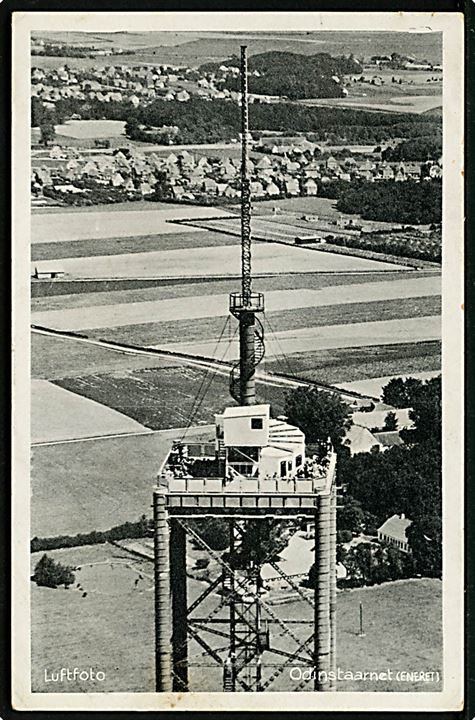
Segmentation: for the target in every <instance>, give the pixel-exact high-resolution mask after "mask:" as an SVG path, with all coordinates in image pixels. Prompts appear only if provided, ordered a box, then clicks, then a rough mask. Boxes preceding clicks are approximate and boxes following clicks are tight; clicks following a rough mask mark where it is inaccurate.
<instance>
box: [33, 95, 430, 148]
mask: <svg viewBox="0 0 475 720" xmlns="http://www.w3.org/2000/svg"><path fill="white" fill-rule="evenodd" d="M45 114H46V115H47V117H48V119H49V120H50V121H51V122H52V123H53V124H60V123H62V122H64V121H65V120H67V119H68V118H70V117H71V116H72V115H73V114H79V115H80V116H81V117H82V118H83V119H84V120H89V119H92V120H98V119H102V118H105V119H108V120H124V121H125V122H127V123H130V126H129V133H130V135H129V136H130V137H131V138H132V139H135V138H134V134H135V133H138V132H139V125H145V126H149V127H157V128H158V127H162V126H163V125H167V126H175V125H176V126H177V127H178V128H179V134H178V135H177V136H176V139H175V142H176V143H177V144H180V143H200V142H215V141H225V140H230V139H231V138H237V137H238V135H239V132H240V113H239V110H238V108H237V106H236V103H234V102H230V101H226V100H218V99H216V100H212V101H209V100H205V99H202V98H199V97H195V96H192V97H191V98H190V100H189V101H188V102H186V103H178V102H167V101H165V100H162V99H157V100H155V101H154V102H152V103H150V104H148V105H139V106H138V107H134V105H132V103H130V102H129V101H127V100H124V101H122V102H101V101H99V100H97V99H87V100H79V99H77V98H63V99H61V100H58V101H57V102H56V103H55V107H54V110H53V109H51V110H46V111H45V108H44V107H43V105H42V102H41V100H39V99H38V98H33V99H32V119H31V123H32V126H33V127H38V126H40V125H41V123H42V122H43V121H44V117H45ZM249 115H250V125H251V127H252V128H253V131H255V132H257V133H258V132H259V131H263V130H271V131H276V132H283V133H285V134H290V135H295V134H296V133H306V134H308V133H311V135H310V136H309V138H310V139H312V140H313V141H315V142H319V141H323V140H327V139H329V140H332V141H334V142H341V143H349V144H351V143H361V142H364V143H372V142H374V143H375V144H378V143H380V142H383V141H385V140H389V139H391V138H418V137H428V136H438V135H439V134H440V132H441V120H440V118H433V117H430V116H426V115H415V114H410V113H407V114H398V115H397V116H394V115H392V114H391V113H377V112H367V111H365V110H353V109H351V108H327V107H307V106H304V105H299V104H296V103H289V102H282V103H276V104H272V105H265V104H260V103H254V104H252V105H251V106H250V108H249ZM136 139H139V138H136Z"/></svg>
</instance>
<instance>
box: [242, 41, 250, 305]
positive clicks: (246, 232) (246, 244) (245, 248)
mask: <svg viewBox="0 0 475 720" xmlns="http://www.w3.org/2000/svg"><path fill="white" fill-rule="evenodd" d="M246 51H247V48H246V46H245V45H241V274H242V297H243V301H244V304H245V305H249V304H250V298H251V290H252V278H251V188H250V181H249V175H248V172H249V106H248V92H247V52H246Z"/></svg>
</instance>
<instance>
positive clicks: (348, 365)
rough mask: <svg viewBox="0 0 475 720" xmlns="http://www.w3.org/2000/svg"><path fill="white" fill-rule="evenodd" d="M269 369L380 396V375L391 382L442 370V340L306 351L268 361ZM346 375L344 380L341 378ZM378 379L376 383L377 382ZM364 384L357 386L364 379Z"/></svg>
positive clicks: (376, 396)
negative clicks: (392, 379)
mask: <svg viewBox="0 0 475 720" xmlns="http://www.w3.org/2000/svg"><path fill="white" fill-rule="evenodd" d="M266 367H267V369H268V370H269V371H271V372H272V371H275V372H285V373H286V374H289V375H291V376H293V377H299V378H302V379H306V380H312V381H317V382H323V383H328V384H329V385H335V386H338V387H345V388H348V389H349V390H352V389H353V390H355V391H356V392H361V393H362V394H363V395H365V394H368V395H369V396H370V397H373V398H378V397H379V390H380V387H381V385H380V378H381V377H383V378H384V380H383V384H386V382H385V381H387V382H389V380H390V379H391V377H400V376H401V375H410V376H411V377H412V375H413V373H414V374H416V375H419V374H421V375H426V374H428V373H432V372H434V373H436V374H439V373H440V369H441V343H440V341H437V340H433V341H429V342H421V341H419V342H416V343H399V344H392V345H391V344H389V345H376V344H375V345H372V346H371V349H370V350H368V348H367V347H348V348H343V349H342V348H338V349H332V350H320V351H319V352H318V353H316V352H302V353H296V354H295V355H291V356H290V357H289V356H287V357H286V358H282V357H277V358H276V359H274V360H270V361H267V362H266ZM342 377H345V380H344V381H342V380H341V378H342ZM373 378H376V383H373V382H372V381H373ZM360 381H361V385H355V386H354V387H353V385H354V383H356V382H358V383H359V382H360Z"/></svg>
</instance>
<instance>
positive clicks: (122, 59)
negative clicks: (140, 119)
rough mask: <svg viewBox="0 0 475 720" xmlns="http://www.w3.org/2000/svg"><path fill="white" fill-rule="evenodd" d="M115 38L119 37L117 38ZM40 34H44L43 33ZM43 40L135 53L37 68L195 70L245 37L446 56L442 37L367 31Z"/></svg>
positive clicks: (294, 46) (251, 44)
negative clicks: (172, 67) (142, 66)
mask: <svg viewBox="0 0 475 720" xmlns="http://www.w3.org/2000/svg"><path fill="white" fill-rule="evenodd" d="M114 35H115V34H114ZM38 36H39V33H38ZM42 37H43V39H48V40H49V41H52V42H65V43H68V44H79V45H88V44H94V45H95V46H96V47H108V46H109V47H110V46H111V45H113V46H115V47H117V45H119V46H121V47H123V48H124V49H133V50H135V51H136V54H135V55H129V56H127V55H124V56H117V57H115V58H114V57H107V56H103V57H97V58H94V59H90V58H55V57H41V56H35V57H34V58H32V65H33V66H35V65H36V66H37V67H58V66H59V65H64V63H65V62H66V63H68V64H69V65H70V66H71V67H87V68H90V67H91V66H96V67H97V66H102V65H110V64H114V63H117V64H130V65H138V64H146V63H152V64H161V63H170V64H172V65H182V66H183V65H186V66H189V67H196V66H199V65H201V64H202V63H205V62H216V61H222V60H225V59H226V58H229V57H230V56H231V55H232V54H235V53H236V48H237V47H238V46H239V44H240V43H241V42H242V40H243V39H246V41H247V45H248V48H249V54H250V55H253V54H256V53H262V52H268V51H271V50H281V51H287V52H299V53H302V54H308V55H312V54H314V53H315V47H317V48H318V52H327V53H330V54H331V55H349V54H350V53H353V54H354V55H355V56H356V57H361V56H364V57H367V56H368V55H386V54H387V53H388V52H402V51H403V52H404V53H406V54H408V55H413V56H415V57H421V58H425V59H426V60H427V61H429V62H432V63H440V62H441V55H442V37H441V33H401V32H380V31H371V32H362V31H357V32H354V31H338V32H336V31H328V30H325V31H317V32H312V33H303V34H302V33H299V32H285V31H284V32H278V31H276V32H250V33H236V34H234V33H231V32H229V33H220V32H187V33H186V35H184V33H175V32H156V33H154V32H147V33H136V32H134V33H133V34H129V33H121V34H117V35H115V36H110V35H109V36H108V35H107V33H101V34H100V35H99V34H94V37H91V35H90V34H89V33H85V34H84V35H82V36H81V37H80V38H79V37H78V40H77V41H75V42H72V41H71V40H70V34H69V33H68V34H67V36H66V37H65V36H64V33H45V34H43V35H42Z"/></svg>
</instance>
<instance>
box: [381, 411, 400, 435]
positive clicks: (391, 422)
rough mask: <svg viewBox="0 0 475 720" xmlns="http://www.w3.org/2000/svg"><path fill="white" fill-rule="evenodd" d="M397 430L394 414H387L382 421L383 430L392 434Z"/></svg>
mask: <svg viewBox="0 0 475 720" xmlns="http://www.w3.org/2000/svg"><path fill="white" fill-rule="evenodd" d="M397 428H398V421H397V416H396V413H394V412H388V414H387V415H386V417H385V419H384V430H386V431H387V432H392V431H394V430H397Z"/></svg>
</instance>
